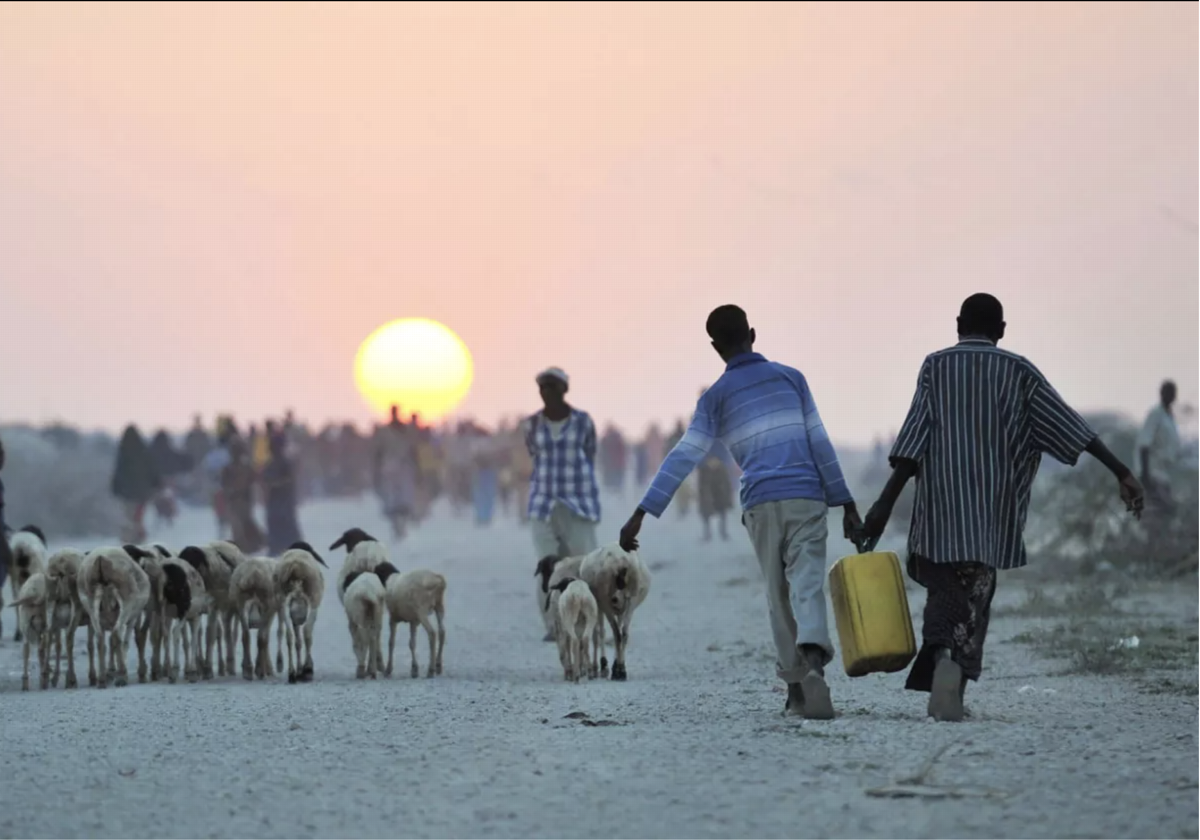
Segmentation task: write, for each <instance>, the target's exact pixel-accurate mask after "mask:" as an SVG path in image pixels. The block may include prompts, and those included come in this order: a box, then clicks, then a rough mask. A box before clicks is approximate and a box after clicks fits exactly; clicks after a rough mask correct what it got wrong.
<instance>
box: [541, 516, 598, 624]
mask: <svg viewBox="0 0 1200 840" xmlns="http://www.w3.org/2000/svg"><path fill="white" fill-rule="evenodd" d="M529 528H530V531H532V532H533V548H534V551H535V552H537V559H538V560H541V559H542V558H543V557H547V556H549V555H551V554H553V555H555V556H557V557H575V556H578V555H580V554H588V553H589V552H592V551H595V550H596V523H595V522H589V521H588V520H586V519H584V518H583V517H581V516H576V515H575V513H573V512H572V511H571V509H570V508H568V507H567V506H566V505H564V504H562V503H561V502H555V503H554V508H553V509H552V510H551V511H550V519H549V520H545V521H543V520H541V519H534V520H532V521H531V522H530V523H529ZM535 580H536V581H537V599H538V612H540V613H541V614H542V622H543V623H544V624H545V625H546V632H547V633H553V632H554V623H553V621H551V616H550V615H548V614H547V613H546V593H544V592H542V579H541V578H540V577H539V578H536V579H535Z"/></svg>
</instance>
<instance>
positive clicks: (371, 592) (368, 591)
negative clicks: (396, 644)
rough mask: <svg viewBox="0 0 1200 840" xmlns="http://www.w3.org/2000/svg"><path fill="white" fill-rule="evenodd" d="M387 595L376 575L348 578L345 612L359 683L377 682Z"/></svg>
mask: <svg viewBox="0 0 1200 840" xmlns="http://www.w3.org/2000/svg"><path fill="white" fill-rule="evenodd" d="M386 596H387V591H386V590H385V589H384V588H383V581H381V580H380V579H379V575H377V574H375V572H373V571H372V572H351V573H350V574H349V575H347V576H346V592H345V595H344V597H343V599H342V606H344V607H345V608H346V619H347V621H349V623H350V639H351V642H352V643H353V645H354V656H355V657H356V658H357V659H358V669H357V670H356V671H355V673H354V675H355V676H356V677H357V678H358V679H360V680H361V679H365V678H367V677H370V678H371V679H375V674H376V672H377V670H378V667H377V662H378V660H380V659H382V654H381V653H380V643H379V637H380V635H381V634H382V633H383V611H384V609H386V607H385V606H384V604H385V601H386Z"/></svg>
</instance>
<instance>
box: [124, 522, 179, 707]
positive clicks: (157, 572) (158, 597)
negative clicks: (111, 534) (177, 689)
mask: <svg viewBox="0 0 1200 840" xmlns="http://www.w3.org/2000/svg"><path fill="white" fill-rule="evenodd" d="M122 549H124V551H125V553H126V554H128V555H129V556H130V558H132V560H133V562H135V563H137V564H138V566H139V567H140V568H141V570H142V571H143V572H145V573H146V577H147V578H148V579H149V581H150V597H149V599H148V600H147V601H146V608H145V609H144V610H143V611H142V614H141V615H140V616H139V617H138V620H137V623H136V625H135V627H134V642H135V643H136V644H137V654H138V682H141V683H144V682H145V681H146V641H147V639H149V641H150V647H151V652H150V669H149V670H150V680H151V682H157V681H158V680H160V679H162V678H163V676H165V675H166V671H165V670H164V669H163V655H162V645H163V626H162V613H163V605H162V592H163V567H162V564H163V560H165V559H166V558H167V557H169V556H170V552H169V551H167V550H166V549H165V548H161V547H159V546H151V545H133V544H130V543H126V544H125V545H123V546H122Z"/></svg>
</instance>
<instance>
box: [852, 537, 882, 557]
mask: <svg viewBox="0 0 1200 840" xmlns="http://www.w3.org/2000/svg"><path fill="white" fill-rule="evenodd" d="M853 542H854V547H855V548H856V549H857V550H858V553H859V554H870V553H871V552H872V551H874V550H875V546H876V545H878V544H879V537H868V536H867V535H866V534H861V533H860V534H855V535H854V540H853Z"/></svg>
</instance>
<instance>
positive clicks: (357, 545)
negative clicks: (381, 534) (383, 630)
mask: <svg viewBox="0 0 1200 840" xmlns="http://www.w3.org/2000/svg"><path fill="white" fill-rule="evenodd" d="M341 547H345V549H346V559H345V561H344V562H343V563H342V568H341V569H340V570H339V571H338V580H337V596H338V601H339V602H341V604H342V606H345V604H346V602H345V600H344V596H345V592H346V585H347V580H348V579H349V577H350V575H352V574H354V573H355V572H369V571H372V570H374V568H375V567H376V566H378V565H379V564H380V563H386V562H388V553H387V547H386V546H385V545H384V544H383V543H381V542H380V541H379V540H377V539H375V538H374V537H372V536H371V535H370V534H368V533H367V532H366V531H364V530H363V529H362V528H351V529H350V530H349V531H346V532H345V533H343V534H342V535H341V536H340V537H338V539H337V541H336V542H334V544H333V545H331V546H329V550H330V551H334V550H335V549H337V548H341ZM378 651H379V653H378V658H377V659H376V661H375V670H377V671H382V670H383V648H382V647H380V648H379V649H378Z"/></svg>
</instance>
